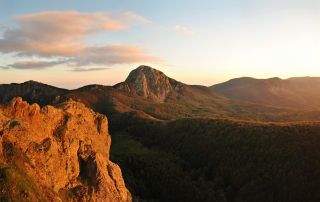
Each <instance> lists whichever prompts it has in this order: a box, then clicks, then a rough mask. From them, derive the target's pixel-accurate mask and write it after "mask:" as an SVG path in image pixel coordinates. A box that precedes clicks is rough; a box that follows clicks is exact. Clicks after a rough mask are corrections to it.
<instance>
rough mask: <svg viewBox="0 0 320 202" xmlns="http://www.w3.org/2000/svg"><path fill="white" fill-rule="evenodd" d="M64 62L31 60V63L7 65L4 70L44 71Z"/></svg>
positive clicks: (22, 62) (23, 62) (21, 62)
mask: <svg viewBox="0 0 320 202" xmlns="http://www.w3.org/2000/svg"><path fill="white" fill-rule="evenodd" d="M65 62H66V61H49V62H47V61H38V60H33V61H20V62H15V63H14V64H11V65H8V66H7V67H5V69H8V68H9V67H11V68H14V69H38V70H39V69H45V68H48V67H53V66H56V65H59V64H63V63H65Z"/></svg>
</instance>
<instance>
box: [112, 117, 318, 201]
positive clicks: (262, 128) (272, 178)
mask: <svg viewBox="0 0 320 202" xmlns="http://www.w3.org/2000/svg"><path fill="white" fill-rule="evenodd" d="M126 121H127V122H126ZM126 121H124V122H123V123H122V124H125V125H126V126H124V125H122V126H121V128H125V129H126V130H127V131H128V132H129V133H130V134H132V135H133V136H135V137H136V138H139V140H140V141H141V142H142V143H143V144H144V145H145V146H148V147H152V146H159V147H160V148H161V151H165V152H166V155H159V156H154V155H153V156H152V154H150V155H149V156H148V155H145V156H143V155H134V154H132V155H118V156H116V159H117V161H118V162H117V163H119V165H120V167H121V168H122V170H123V173H124V178H125V180H126V183H127V185H128V186H131V187H130V188H131V189H132V190H134V192H135V194H137V196H140V197H142V198H145V199H148V200H151V199H159V201H170V200H168V198H170V197H171V196H172V197H171V199H172V200H171V201H235V202H238V201H319V200H320V197H319V196H320V193H319V191H318V187H319V184H320V163H319V160H320V147H319V144H320V132H319V131H320V123H318V122H313V123H311V122H300V123H286V124H275V123H258V122H257V123H254V122H245V121H233V120H226V119H210V118H188V119H180V120H176V121H170V122H168V123H166V124H164V123H163V122H158V121H151V120H146V119H127V120H126ZM170 156H172V157H170ZM146 165H147V166H146ZM129 170H130V171H129ZM141 170H142V171H141ZM139 172H142V173H139ZM167 175H169V176H167ZM150 176H156V177H154V178H152V177H150ZM172 176H173V177H172ZM171 179H172V182H170V183H171V184H170V183H169V184H166V183H165V182H163V181H166V180H171ZM150 180H153V181H152V182H150ZM137 183H140V185H139V186H136V184H137ZM134 184H135V185H134ZM166 185H167V187H166ZM160 186H163V187H160ZM143 189H145V190H144V191H143ZM161 189H164V190H166V191H165V192H161V194H164V193H166V194H167V195H166V197H167V198H163V197H162V198H161V197H160V195H159V196H157V194H155V193H154V191H155V190H161ZM191 190H193V192H192V191H191ZM170 191H171V192H170ZM144 193H147V194H151V195H149V196H146V195H144ZM210 193H211V194H210ZM175 194H178V195H180V196H181V197H182V196H186V198H183V199H182V198H180V199H181V200H180V199H177V198H174V197H176V196H175ZM152 196H154V198H152Z"/></svg>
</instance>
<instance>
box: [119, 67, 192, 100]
mask: <svg viewBox="0 0 320 202" xmlns="http://www.w3.org/2000/svg"><path fill="white" fill-rule="evenodd" d="M115 88H117V89H118V90H120V91H124V92H126V93H129V92H131V91H134V92H135V93H136V94H137V95H140V96H142V97H144V98H151V99H153V100H154V101H156V102H159V103H162V102H164V101H165V99H166V98H167V96H168V95H169V94H171V93H175V92H178V93H179V92H180V91H181V90H187V89H188V87H187V85H186V84H183V83H181V82H178V81H176V80H174V79H171V78H169V77H167V76H166V75H165V74H164V73H162V72H161V71H158V70H156V69H153V68H151V67H149V66H144V65H141V66H139V67H138V68H137V69H134V70H132V71H131V72H130V74H129V76H128V77H127V79H126V80H125V82H122V83H119V84H117V85H116V86H115Z"/></svg>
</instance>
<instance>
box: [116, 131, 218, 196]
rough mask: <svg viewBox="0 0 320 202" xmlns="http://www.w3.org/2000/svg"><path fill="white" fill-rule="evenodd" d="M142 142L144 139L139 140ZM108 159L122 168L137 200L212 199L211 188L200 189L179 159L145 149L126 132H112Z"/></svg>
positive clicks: (185, 165) (128, 185)
mask: <svg viewBox="0 0 320 202" xmlns="http://www.w3.org/2000/svg"><path fill="white" fill-rule="evenodd" d="M142 141H143V140H142ZM110 154H111V155H110V160H112V161H113V162H115V163H117V164H118V165H119V166H120V167H121V171H122V175H123V177H124V180H125V183H126V187H127V188H128V189H129V191H130V192H131V194H132V195H133V198H134V199H139V201H153V200H156V201H205V199H210V201H215V193H214V192H211V191H212V190H208V189H207V190H201V188H202V187H201V183H198V182H197V181H194V180H192V178H191V176H190V174H189V173H188V172H187V171H185V169H190V168H191V166H190V165H189V164H188V163H186V162H185V161H183V160H182V159H181V158H179V157H177V156H175V155H173V154H168V153H166V152H163V151H160V150H159V148H157V147H151V148H147V147H145V146H143V145H141V143H140V142H139V138H138V139H137V138H136V139H134V138H133V137H132V136H130V135H129V134H128V133H126V132H123V131H122V132H118V133H116V134H113V135H112V144H111V151H110Z"/></svg>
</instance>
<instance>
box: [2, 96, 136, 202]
mask: <svg viewBox="0 0 320 202" xmlns="http://www.w3.org/2000/svg"><path fill="white" fill-rule="evenodd" d="M8 144H12V145H14V147H16V148H18V149H19V150H20V151H21V152H23V153H24V154H26V156H27V157H28V159H29V160H30V165H27V164H26V165H25V169H26V170H27V173H28V175H29V176H31V177H32V178H33V179H34V180H35V181H36V183H38V184H39V185H43V186H45V187H49V188H52V189H53V190H54V191H55V192H56V193H58V192H59V190H62V189H64V190H71V191H72V193H73V195H74V197H73V199H74V200H76V201H121V202H122V201H131V194H130V192H129V191H128V190H127V189H126V187H125V184H124V181H123V178H122V174H121V170H120V168H119V167H118V166H117V165H116V164H114V163H112V162H111V161H110V160H109V150H110V144H111V137H110V135H109V133H108V120H107V118H106V117H105V116H104V115H101V114H99V113H95V112H93V111H92V110H91V109H88V108H86V107H85V106H84V104H82V103H79V102H74V101H68V102H67V103H63V104H61V105H59V106H56V107H52V106H45V107H43V108H42V109H40V107H39V106H38V105H37V104H33V105H29V104H28V103H26V102H24V101H22V99H21V98H14V99H13V100H12V101H11V103H10V104H9V105H8V106H5V107H2V109H1V110H0V157H1V158H0V159H1V161H0V163H1V162H4V163H5V161H6V159H5V155H4V153H5V152H6V151H4V150H5V148H4V147H3V145H8ZM56 201H59V200H58V199H57V198H56Z"/></svg>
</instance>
